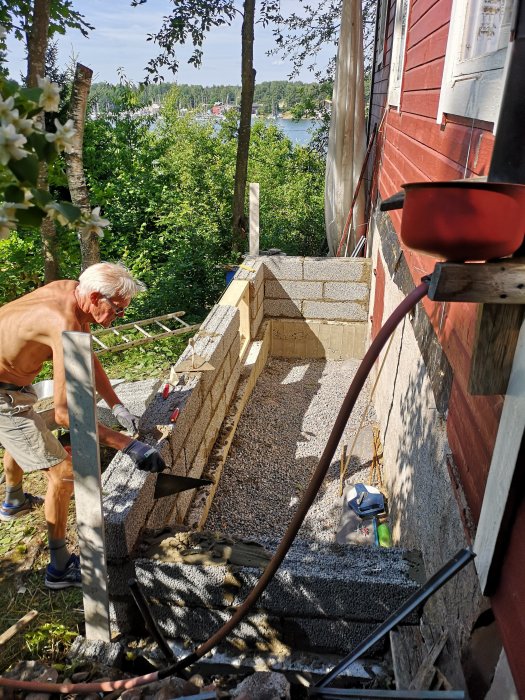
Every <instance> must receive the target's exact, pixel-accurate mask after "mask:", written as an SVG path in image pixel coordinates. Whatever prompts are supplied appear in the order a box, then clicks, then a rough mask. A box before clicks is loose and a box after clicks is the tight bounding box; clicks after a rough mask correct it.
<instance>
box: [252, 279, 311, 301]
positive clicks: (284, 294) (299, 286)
mask: <svg viewBox="0 0 525 700" xmlns="http://www.w3.org/2000/svg"><path fill="white" fill-rule="evenodd" d="M264 292H265V296H266V299H297V300H301V299H322V298H323V283H322V282H297V281H288V280H267V282H266V283H265V286H264Z"/></svg>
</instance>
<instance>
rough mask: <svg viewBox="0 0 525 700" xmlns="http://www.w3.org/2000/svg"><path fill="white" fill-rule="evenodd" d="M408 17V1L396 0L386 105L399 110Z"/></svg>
mask: <svg viewBox="0 0 525 700" xmlns="http://www.w3.org/2000/svg"><path fill="white" fill-rule="evenodd" d="M403 12H405V13H406V14H405V16H406V22H405V26H404V27H403V24H402V19H403ZM409 16H410V0H397V2H396V17H395V20H394V37H393V40H392V60H391V62H390V77H389V81H388V104H389V105H390V106H392V107H397V108H398V109H399V106H400V103H401V85H402V82H403V69H404V66H405V47H406V41H407V34H408V20H409Z"/></svg>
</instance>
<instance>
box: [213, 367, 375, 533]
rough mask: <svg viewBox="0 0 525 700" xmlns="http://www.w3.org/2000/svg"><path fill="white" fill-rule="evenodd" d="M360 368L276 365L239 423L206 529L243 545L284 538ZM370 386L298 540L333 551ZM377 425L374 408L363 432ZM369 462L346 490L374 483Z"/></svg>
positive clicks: (358, 463) (355, 468) (356, 469)
mask: <svg viewBox="0 0 525 700" xmlns="http://www.w3.org/2000/svg"><path fill="white" fill-rule="evenodd" d="M359 364H360V361H359V360H354V359H349V360H342V361H334V360H307V359H305V360H296V359H293V360H289V359H282V358H270V359H269V360H268V363H267V365H266V367H265V369H264V371H263V373H262V375H261V377H260V378H259V380H258V382H257V385H256V387H255V389H254V391H253V393H252V395H251V397H250V400H249V402H248V404H247V406H246V408H245V409H244V412H243V414H242V416H241V419H240V421H239V425H238V427H237V430H236V433H235V438H234V440H233V443H232V447H231V450H230V454H229V456H228V459H227V461H226V463H225V465H224V470H223V473H222V475H221V480H220V483H219V486H218V489H217V493H216V495H215V498H214V501H213V504H212V506H211V509H210V513H209V515H208V518H207V521H206V524H205V528H206V529H208V530H215V531H221V532H224V533H228V534H231V535H233V536H236V537H242V538H253V539H256V540H257V539H261V538H272V539H273V538H281V537H282V535H283V534H284V532H285V530H286V528H287V526H288V524H289V522H290V520H291V518H292V516H293V514H294V512H295V510H296V508H297V505H298V503H299V501H300V499H301V497H302V495H303V493H304V490H305V489H306V487H307V485H308V482H309V480H310V477H311V475H312V473H313V471H314V470H315V468H316V467H317V464H318V462H319V458H320V457H321V454H322V452H323V450H324V448H325V446H326V442H327V440H328V437H329V435H330V432H331V430H332V427H333V424H334V422H335V419H336V417H337V414H338V412H339V409H340V407H341V404H342V402H343V400H344V397H345V395H346V392H347V390H348V387H349V386H350V384H351V382H352V379H353V378H354V375H355V372H356V370H357V368H358V367H359ZM368 397H369V386H368V383H367V384H365V386H364V388H363V390H362V392H361V394H360V396H359V398H358V400H357V403H356V405H355V407H354V410H353V412H352V415H351V416H350V419H349V421H348V423H347V425H346V428H345V431H344V433H343V438H342V440H341V443H340V445H339V446H338V449H337V450H336V453H335V454H334V457H333V458H332V462H331V465H330V468H329V470H328V473H327V476H326V478H325V481H324V483H323V485H322V487H321V490H320V492H319V494H318V495H317V497H316V499H315V501H314V503H313V505H312V507H311V508H310V511H309V513H308V515H307V517H306V519H305V522H304V523H303V525H302V527H301V529H300V531H299V534H298V538H299V539H303V540H306V541H310V542H312V541H315V542H323V543H330V542H333V541H334V539H335V532H336V529H337V526H338V523H339V519H340V515H341V501H342V499H341V496H340V476H339V471H340V455H341V445H342V444H343V442H346V444H347V445H348V447H350V446H351V444H352V442H353V439H354V435H355V433H356V431H357V429H358V426H359V423H360V421H361V417H362V414H363V411H365V409H366V408H367V404H368ZM373 424H375V413H374V410H373V408H372V407H370V408H369V409H368V411H367V415H366V417H365V419H364V423H363V429H366V428H367V427H368V430H370V426H371V425H373ZM371 457H372V444H370V448H369V454H368V456H367V459H362V458H361V459H359V460H355V459H353V460H352V462H351V464H350V469H349V471H348V473H347V480H346V483H355V482H357V481H364V482H367V481H368V478H369V472H370V469H369V460H370V459H371Z"/></svg>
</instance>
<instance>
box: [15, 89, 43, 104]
mask: <svg viewBox="0 0 525 700" xmlns="http://www.w3.org/2000/svg"><path fill="white" fill-rule="evenodd" d="M41 94H42V90H41V88H21V89H20V95H21V96H22V97H23V98H24V99H26V100H28V101H29V102H36V104H38V100H39V99H40V95H41Z"/></svg>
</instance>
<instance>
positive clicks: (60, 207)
mask: <svg viewBox="0 0 525 700" xmlns="http://www.w3.org/2000/svg"><path fill="white" fill-rule="evenodd" d="M55 209H56V210H57V211H59V212H60V213H61V214H62V216H65V217H66V219H67V220H68V221H69V222H70V223H73V222H74V221H77V220H78V219H79V218H80V215H81V213H82V212H81V211H80V209H79V208H78V207H75V206H74V205H73V204H70V203H69V202H57V205H56V207H55Z"/></svg>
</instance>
